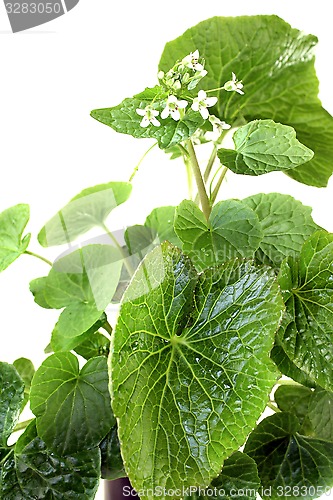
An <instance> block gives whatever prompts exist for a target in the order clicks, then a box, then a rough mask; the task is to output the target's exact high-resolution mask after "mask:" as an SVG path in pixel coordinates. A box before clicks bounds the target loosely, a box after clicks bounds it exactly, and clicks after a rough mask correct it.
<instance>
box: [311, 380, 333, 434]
mask: <svg viewBox="0 0 333 500" xmlns="http://www.w3.org/2000/svg"><path fill="white" fill-rule="evenodd" d="M308 410H309V411H308V418H309V420H310V422H311V425H312V430H313V433H314V434H315V435H316V437H318V438H320V439H323V440H324V441H331V442H333V393H332V392H329V391H325V390H324V389H322V388H321V387H317V388H316V389H315V390H314V391H313V393H312V398H311V401H310V404H309V409H308Z"/></svg>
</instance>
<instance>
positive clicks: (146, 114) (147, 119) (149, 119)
mask: <svg viewBox="0 0 333 500" xmlns="http://www.w3.org/2000/svg"><path fill="white" fill-rule="evenodd" d="M136 112H137V113H138V115H140V116H143V118H142V120H141V123H140V127H144V128H145V127H148V125H150V124H151V123H152V124H153V125H154V126H155V127H159V126H160V125H161V124H160V122H159V121H158V120H157V119H156V116H158V115H159V111H157V110H156V109H153V108H152V107H151V106H149V105H148V106H146V107H145V108H144V109H140V108H137V110H136Z"/></svg>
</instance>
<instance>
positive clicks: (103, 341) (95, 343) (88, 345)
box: [75, 332, 110, 359]
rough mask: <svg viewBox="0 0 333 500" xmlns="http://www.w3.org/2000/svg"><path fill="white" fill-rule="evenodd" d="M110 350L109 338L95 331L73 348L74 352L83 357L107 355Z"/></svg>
mask: <svg viewBox="0 0 333 500" xmlns="http://www.w3.org/2000/svg"><path fill="white" fill-rule="evenodd" d="M109 351H110V339H108V338H107V337H105V335H103V334H102V333H99V332H96V333H94V334H93V335H90V336H89V338H87V339H86V340H84V341H83V342H82V343H81V344H79V345H78V346H77V347H76V348H75V352H76V353H77V354H79V355H80V356H82V357H83V358H85V359H91V358H95V357H96V356H108V354H109Z"/></svg>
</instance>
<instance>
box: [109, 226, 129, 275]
mask: <svg viewBox="0 0 333 500" xmlns="http://www.w3.org/2000/svg"><path fill="white" fill-rule="evenodd" d="M101 227H102V228H103V229H104V231H105V232H106V234H107V235H108V236H109V238H110V239H111V240H112V241H113V243H114V244H115V246H116V248H117V249H118V250H119V253H120V255H121V256H122V259H123V262H124V266H125V267H126V269H127V272H128V274H129V275H130V276H131V277H132V276H133V274H134V269H133V267H132V266H131V264H130V263H129V262H128V258H127V255H126V254H125V253H124V250H123V249H122V247H121V246H120V245H119V243H118V240H117V238H116V237H115V236H114V235H113V234H112V233H111V231H110V230H109V228H108V227H107V226H106V225H105V224H104V223H103V224H102V226H101Z"/></svg>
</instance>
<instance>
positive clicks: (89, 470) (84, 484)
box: [6, 421, 101, 500]
mask: <svg viewBox="0 0 333 500" xmlns="http://www.w3.org/2000/svg"><path fill="white" fill-rule="evenodd" d="M100 463H101V458H100V452H99V449H98V448H93V449H92V450H85V449H84V448H83V449H82V450H80V451H79V452H78V453H73V454H71V455H65V456H57V455H56V454H55V453H53V452H50V450H49V449H48V448H47V446H46V444H45V442H44V441H43V440H42V439H41V438H40V437H39V436H38V435H37V430H36V422H35V421H33V422H32V423H31V424H30V425H29V426H28V427H27V429H26V431H25V432H24V434H23V435H22V436H21V437H20V438H19V439H18V441H17V443H16V446H15V468H16V474H17V480H18V483H19V487H20V490H21V492H22V496H20V497H16V498H22V499H23V498H24V499H25V500H28V499H29V500H30V499H34V498H46V499H54V500H63V499H73V500H74V499H78V498H79V499H82V500H90V499H93V498H95V494H96V491H97V487H98V484H99V476H100ZM8 486H10V485H8ZM6 498H7V497H6Z"/></svg>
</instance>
